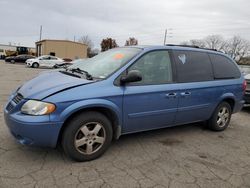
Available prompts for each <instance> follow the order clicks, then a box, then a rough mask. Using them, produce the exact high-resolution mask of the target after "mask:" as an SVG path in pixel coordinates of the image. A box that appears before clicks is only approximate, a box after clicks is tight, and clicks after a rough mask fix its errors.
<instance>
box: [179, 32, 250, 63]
mask: <svg viewBox="0 0 250 188" xmlns="http://www.w3.org/2000/svg"><path fill="white" fill-rule="evenodd" d="M181 44H186V45H194V46H199V47H201V48H210V49H215V50H218V51H222V52H224V53H226V54H228V55H229V56H231V57H232V58H233V59H234V60H236V61H237V62H239V61H240V60H241V58H242V57H245V56H247V55H249V53H250V42H249V41H248V40H245V39H243V38H241V37H240V36H234V37H232V38H231V39H229V40H225V39H224V38H223V37H222V36H220V35H209V36H207V37H205V38H204V39H198V40H197V39H194V40H190V41H188V42H183V43H181Z"/></svg>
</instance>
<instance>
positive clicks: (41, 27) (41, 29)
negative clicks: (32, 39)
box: [40, 25, 43, 41]
mask: <svg viewBox="0 0 250 188" xmlns="http://www.w3.org/2000/svg"><path fill="white" fill-rule="evenodd" d="M42 32H43V26H42V25H41V26H40V41H41V40H42Z"/></svg>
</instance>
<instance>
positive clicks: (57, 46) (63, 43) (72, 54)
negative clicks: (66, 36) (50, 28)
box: [36, 40, 87, 59]
mask: <svg viewBox="0 0 250 188" xmlns="http://www.w3.org/2000/svg"><path fill="white" fill-rule="evenodd" d="M36 52H37V56H41V55H54V56H57V57H60V58H70V59H78V58H87V45H85V44H82V43H79V42H73V41H69V40H41V41H38V42H36Z"/></svg>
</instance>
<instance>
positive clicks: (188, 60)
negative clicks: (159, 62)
mask: <svg viewBox="0 0 250 188" xmlns="http://www.w3.org/2000/svg"><path fill="white" fill-rule="evenodd" d="M173 55H174V59H175V62H176V68H177V77H178V82H182V83H184V82H201V81H210V80H213V70H212V65H211V62H210V59H209V56H208V54H207V53H205V52H195V51H184V50H174V51H173Z"/></svg>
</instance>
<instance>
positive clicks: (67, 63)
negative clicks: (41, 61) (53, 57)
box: [53, 59, 86, 69]
mask: <svg viewBox="0 0 250 188" xmlns="http://www.w3.org/2000/svg"><path fill="white" fill-rule="evenodd" d="M63 60H64V59H63ZM84 60H86V59H76V60H73V61H70V62H68V61H64V63H61V64H55V65H54V67H53V68H55V69H60V68H67V67H69V66H71V65H74V64H76V63H79V62H83V61H84Z"/></svg>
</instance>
